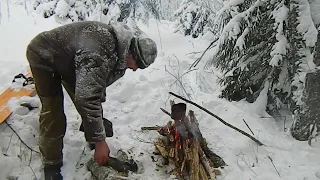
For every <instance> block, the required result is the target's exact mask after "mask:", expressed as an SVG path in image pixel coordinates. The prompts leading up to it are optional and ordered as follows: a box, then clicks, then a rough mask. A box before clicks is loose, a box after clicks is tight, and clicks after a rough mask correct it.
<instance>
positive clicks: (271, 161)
mask: <svg viewBox="0 0 320 180" xmlns="http://www.w3.org/2000/svg"><path fill="white" fill-rule="evenodd" d="M268 158H269V159H270V161H271V163H272V165H273V167H274V169H275V170H276V171H277V173H278V175H279V177H281V176H280V173H279V172H278V170H277V168H276V166H275V165H274V164H273V160H272V159H271V157H270V156H268Z"/></svg>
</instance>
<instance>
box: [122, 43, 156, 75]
mask: <svg viewBox="0 0 320 180" xmlns="http://www.w3.org/2000/svg"><path fill="white" fill-rule="evenodd" d="M156 57H157V45H156V43H155V42H154V41H153V40H152V39H150V38H133V39H132V40H131V44H130V49H129V53H128V56H127V67H128V68H130V69H132V70H134V71H136V70H137V69H138V68H140V69H145V68H147V67H149V66H150V65H151V64H152V63H153V62H154V61H155V59H156Z"/></svg>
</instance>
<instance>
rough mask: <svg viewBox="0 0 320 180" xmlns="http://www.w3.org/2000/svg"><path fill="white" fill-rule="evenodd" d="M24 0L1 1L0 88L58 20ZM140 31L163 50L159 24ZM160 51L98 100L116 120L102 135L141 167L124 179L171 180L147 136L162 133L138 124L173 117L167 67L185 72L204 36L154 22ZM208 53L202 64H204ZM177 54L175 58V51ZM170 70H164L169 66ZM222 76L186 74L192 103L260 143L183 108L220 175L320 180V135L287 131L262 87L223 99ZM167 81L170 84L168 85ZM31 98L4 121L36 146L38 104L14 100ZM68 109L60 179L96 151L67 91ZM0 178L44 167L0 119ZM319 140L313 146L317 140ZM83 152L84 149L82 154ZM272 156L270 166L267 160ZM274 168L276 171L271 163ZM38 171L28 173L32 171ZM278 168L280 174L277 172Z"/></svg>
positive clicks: (23, 178) (22, 176)
mask: <svg viewBox="0 0 320 180" xmlns="http://www.w3.org/2000/svg"><path fill="white" fill-rule="evenodd" d="M26 2H27V7H29V8H28V9H27V10H28V11H29V12H28V14H27V12H26V9H25V8H24V6H23V5H13V3H11V2H10V3H9V4H10V11H9V12H10V18H8V17H9V16H8V11H7V6H6V0H1V14H2V19H1V24H0V41H1V43H0V64H1V65H0V82H1V84H0V91H1V92H3V91H4V90H5V89H6V88H8V87H10V86H11V81H12V78H13V77H14V76H15V75H17V74H19V73H26V72H27V71H28V63H27V60H26V57H25V49H26V46H27V44H28V42H29V41H30V40H31V39H32V38H33V37H34V36H35V35H36V34H38V33H40V32H42V31H44V30H48V29H51V28H54V27H57V26H59V24H57V23H55V21H54V19H52V18H49V19H43V18H41V17H39V15H37V14H35V13H32V12H31V10H30V9H31V5H30V3H29V1H26ZM139 27H140V28H141V30H143V31H145V32H146V34H148V35H149V36H150V37H151V38H153V39H154V40H155V41H156V43H157V44H158V47H159V48H160V47H161V46H160V39H159V36H158V30H157V23H156V22H155V21H151V22H150V25H149V27H147V26H145V25H143V24H139ZM159 29H160V35H161V40H162V47H163V49H161V48H160V49H159V52H161V56H159V57H158V58H157V59H156V62H155V63H154V64H152V65H151V66H150V68H147V69H145V70H138V71H136V72H133V71H131V70H127V72H126V75H125V76H124V77H123V78H121V79H120V80H118V81H117V82H116V83H114V84H112V85H111V86H110V87H108V88H107V96H106V98H107V100H106V102H105V103H103V109H104V117H106V118H108V119H109V120H111V121H112V122H113V125H114V137H112V138H107V139H106V141H107V142H108V144H109V147H110V149H111V155H112V156H115V155H116V154H117V151H118V150H123V151H126V152H131V155H132V156H133V158H134V160H136V161H138V163H139V167H140V168H141V167H143V168H142V169H141V171H139V173H137V174H136V173H132V174H130V176H129V179H141V180H142V179H147V180H158V179H159V180H163V179H169V177H170V176H169V175H168V174H166V172H165V169H164V168H159V167H158V166H157V165H156V162H152V159H151V156H152V155H153V154H152V152H153V150H154V146H153V144H152V142H153V141H154V140H155V139H156V138H157V137H159V135H158V134H157V133H156V132H140V128H141V127H142V126H155V125H164V124H166V123H167V122H168V121H169V120H170V118H169V117H168V116H167V115H165V114H164V113H163V112H161V110H160V109H159V108H160V107H162V108H165V109H167V110H168V111H170V107H169V106H170V105H169V101H168V99H174V100H175V101H176V102H182V101H181V100H179V99H176V98H174V97H173V96H169V94H168V92H169V91H172V92H174V93H176V94H180V95H184V96H185V94H184V91H183V90H182V89H181V88H179V86H178V85H177V84H173V83H174V82H175V78H174V77H172V76H171V75H170V74H169V73H168V72H167V71H169V72H170V73H173V74H178V73H179V74H180V75H181V74H183V73H185V72H187V71H188V68H189V66H190V65H191V64H192V63H193V61H194V60H195V59H196V58H197V57H199V56H200V55H201V54H199V53H197V54H194V55H187V54H188V53H190V52H198V51H203V50H204V49H205V48H206V47H207V46H208V45H209V44H210V42H209V41H205V40H203V39H191V38H190V37H184V36H182V35H180V34H174V33H173V29H174V25H173V23H170V22H168V21H164V22H161V23H159ZM209 55H210V54H208V55H206V56H204V58H205V59H204V60H203V61H202V63H200V65H199V67H202V66H203V65H204V62H205V60H207V59H208V58H209ZM175 56H176V57H177V58H178V59H179V63H178V61H177V59H176V57H175ZM166 70H167V71H166ZM220 76H221V74H220V73H219V72H218V71H212V72H207V71H204V70H202V69H201V68H199V69H198V70H195V71H192V72H190V73H187V74H186V75H184V76H183V78H182V83H183V84H184V86H185V91H186V92H187V93H189V96H190V97H191V99H192V100H193V101H195V102H196V103H198V104H200V105H201V106H203V107H205V108H207V109H208V110H210V111H211V112H212V113H215V114H216V115H218V116H219V117H221V118H222V119H224V120H225V121H226V122H228V123H230V124H232V125H234V126H236V127H238V128H240V129H242V130H244V131H246V132H248V133H251V132H250V131H249V129H248V128H247V126H246V125H245V123H244V122H243V120H245V121H246V122H247V123H248V125H249V126H250V128H251V129H252V131H253V133H254V135H253V136H254V137H256V138H257V139H259V140H260V141H261V142H262V143H264V144H265V145H264V146H257V144H256V143H255V142H253V141H252V140H251V139H249V138H247V137H245V136H243V135H242V134H240V133H238V132H236V131H234V130H233V129H230V128H229V127H227V126H225V125H224V124H222V123H221V122H219V121H218V120H217V119H215V118H213V117H212V116H210V115H208V114H206V113H205V112H204V111H202V110H199V109H198V108H197V107H195V106H192V105H190V104H188V110H193V111H195V114H196V117H197V119H198V121H199V126H200V129H201V131H202V133H203V136H204V137H205V138H206V139H207V141H208V146H209V147H210V148H211V149H212V150H213V151H214V152H215V153H217V154H218V155H219V156H221V157H222V158H223V159H224V160H225V162H226V163H227V164H228V166H227V167H226V168H224V169H223V170H222V175H221V176H218V177H217V179H218V180H249V179H251V180H280V179H281V180H317V179H320V163H319V162H320V156H319V152H320V146H319V144H320V143H319V140H318V141H316V140H314V142H313V143H312V144H311V146H309V145H308V143H307V142H299V141H296V140H294V139H293V138H292V137H291V136H290V133H289V132H288V131H286V132H284V131H283V129H284V127H283V126H284V124H285V125H286V128H287V129H289V128H288V127H289V125H290V124H291V121H290V119H291V117H290V116H288V117H287V118H286V121H285V123H284V122H283V120H275V119H273V118H271V117H270V116H268V115H267V114H266V113H265V112H264V110H263V108H261V107H262V105H264V103H265V98H264V97H263V96H266V93H265V91H263V92H262V93H261V94H260V95H261V96H260V99H259V101H257V102H256V103H254V104H249V103H247V102H246V101H239V102H229V101H227V100H225V99H220V98H219V97H218V96H219V95H220V92H221V88H220V86H219V85H218V83H217V80H218V78H219V77H220ZM171 84H173V85H172V86H171ZM23 102H29V103H30V104H32V105H34V106H35V107H37V106H41V105H40V102H39V99H38V97H37V96H35V97H29V98H27V97H23V98H18V99H17V98H15V99H14V98H13V99H11V100H10V102H9V104H8V105H9V106H10V108H12V109H13V111H14V113H13V115H12V116H11V117H10V118H9V119H8V120H7V121H6V122H7V123H8V124H10V125H11V126H12V127H13V128H14V129H15V131H16V132H17V133H18V134H19V135H20V137H21V138H22V139H23V140H24V141H25V142H26V143H27V144H28V145H29V146H30V147H31V148H33V149H34V150H36V151H39V150H38V145H37V142H38V130H39V128H38V125H39V123H38V115H39V108H36V109H34V110H32V111H28V110H27V109H25V108H24V107H23V108H21V106H20V105H19V104H21V103H23ZM65 113H66V116H67V123H68V126H67V132H66V136H65V138H64V145H65V147H64V166H63V168H62V174H63V176H64V179H65V180H73V179H76V180H84V179H91V173H90V172H88V170H87V169H86V167H85V166H84V165H83V163H85V162H86V161H88V159H89V158H91V157H92V154H93V151H91V152H90V151H89V150H88V149H87V148H85V151H84V147H85V146H86V143H85V139H84V136H83V133H81V132H79V131H78V128H79V126H80V123H81V119H80V117H79V114H78V113H77V111H76V110H75V108H74V106H73V104H72V102H71V100H70V98H69V96H67V94H66V96H65ZM0 135H1V140H0V148H1V151H2V152H1V153H0V179H1V180H2V179H7V178H8V177H11V178H14V177H16V179H18V180H31V179H34V175H35V176H36V179H42V176H43V175H42V174H43V173H42V165H41V159H40V157H39V155H38V154H36V153H32V157H31V158H30V151H29V150H28V149H27V148H26V147H25V146H24V145H23V144H22V143H21V142H20V141H19V139H18V138H17V136H16V135H15V134H14V133H13V132H12V130H11V129H10V128H9V127H8V126H7V124H6V123H1V124H0ZM317 143H318V144H317ZM83 151H84V152H85V153H83ZM270 158H271V159H272V160H273V163H274V166H275V167H274V166H273V164H272V162H271V161H270ZM275 168H276V169H275ZM31 169H32V170H33V171H34V173H35V174H33V172H32V170H31ZM277 171H278V172H279V175H278V174H277Z"/></svg>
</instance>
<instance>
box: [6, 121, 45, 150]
mask: <svg viewBox="0 0 320 180" xmlns="http://www.w3.org/2000/svg"><path fill="white" fill-rule="evenodd" d="M5 122H6V124H7V125H8V126H9V128H10V129H11V130H12V131H13V132H14V133H15V134H16V135H17V137H18V138H19V140H20V141H21V142H22V143H23V144H24V145H25V146H26V147H27V148H28V149H30V151H32V152H35V153H38V154H40V152H39V151H36V150H34V149H32V148H31V147H30V146H28V145H27V144H26V143H25V142H24V141H23V140H22V139H21V137H20V136H19V134H18V133H17V132H16V131H15V130H14V129H13V128H12V127H11V125H10V124H9V123H8V122H7V121H5Z"/></svg>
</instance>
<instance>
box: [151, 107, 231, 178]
mask: <svg viewBox="0 0 320 180" xmlns="http://www.w3.org/2000/svg"><path fill="white" fill-rule="evenodd" d="M171 111H172V112H171V119H172V120H171V121H169V122H168V123H167V124H166V125H165V126H162V127H160V128H159V129H158V130H157V131H158V133H159V134H160V135H162V138H159V139H158V141H156V142H155V147H156V149H157V151H159V154H161V155H162V157H163V158H164V159H165V162H166V163H167V164H165V165H168V163H169V164H170V163H171V164H173V165H174V166H175V169H174V170H173V172H172V174H174V175H176V176H178V178H180V179H190V180H207V179H208V180H209V179H215V176H216V169H214V168H215V167H216V168H217V167H223V166H225V165H226V164H225V162H224V161H223V159H222V158H221V157H219V156H218V155H216V154H215V153H213V152H212V151H211V150H210V149H209V148H208V147H207V144H206V142H205V139H204V138H203V137H202V134H201V132H200V129H199V126H198V124H197V121H196V118H195V116H194V113H193V111H189V114H188V116H186V104H184V103H179V104H174V105H172V109H171ZM163 137H164V138H163Z"/></svg>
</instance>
